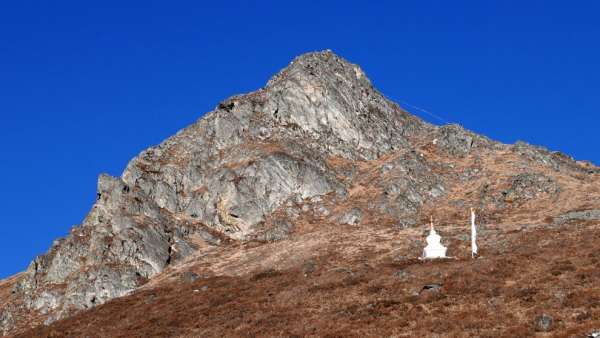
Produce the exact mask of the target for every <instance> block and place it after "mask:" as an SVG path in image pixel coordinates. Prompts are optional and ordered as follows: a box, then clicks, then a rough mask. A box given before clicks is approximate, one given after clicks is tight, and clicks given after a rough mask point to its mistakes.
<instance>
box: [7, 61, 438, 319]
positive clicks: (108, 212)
mask: <svg viewBox="0 0 600 338" xmlns="http://www.w3.org/2000/svg"><path fill="white" fill-rule="evenodd" d="M434 129H435V127H433V126H430V125H428V124H426V123H424V122H423V121H421V120H419V119H418V118H416V117H413V116H411V115H409V114H407V113H406V112H405V111H403V110H402V109H400V108H399V107H398V106H397V105H396V104H394V103H392V102H390V101H388V100H386V99H385V98H384V97H383V96H382V95H381V94H379V93H378V92H377V91H376V90H375V89H374V88H373V87H372V85H371V83H370V81H369V80H368V79H367V77H366V76H365V74H364V72H363V71H362V70H361V69H360V68H359V67H358V66H356V65H353V64H351V63H349V62H347V61H345V60H343V59H342V58H340V57H338V56H336V55H334V54H333V53H331V52H329V51H325V52H318V53H309V54H306V55H303V56H301V57H299V58H297V59H295V60H294V61H293V62H292V63H291V64H290V65H289V66H288V67H287V68H286V69H284V70H283V71H281V72H280V73H279V74H277V75H276V76H274V77H273V78H272V79H271V80H270V81H269V82H268V84H267V86H266V87H265V88H263V89H261V90H258V91H257V92H254V93H251V94H247V95H241V96H234V97H232V98H229V99H227V100H225V101H223V102H222V103H220V104H219V105H218V106H217V107H216V109H215V110H214V111H213V112H210V113H209V114H207V115H206V116H205V117H204V118H202V119H200V120H199V121H198V122H197V123H195V124H193V125H191V126H189V127H187V128H185V129H183V130H182V131H180V132H179V133H177V134H176V135H175V136H173V137H171V138H169V139H167V140H165V141H164V142H163V143H161V144H160V145H158V146H155V147H151V148H149V149H147V150H145V151H143V152H142V153H141V154H140V155H138V156H137V157H135V158H134V159H133V160H132V161H131V162H130V163H129V164H128V166H127V168H126V170H125V171H124V173H123V174H122V176H121V177H119V178H117V177H110V176H108V175H101V176H100V178H99V180H98V200H97V201H96V203H95V205H94V207H93V208H92V210H91V211H90V213H89V214H88V216H87V217H86V219H85V220H84V221H83V223H82V224H81V225H80V226H78V227H76V228H74V229H73V230H72V231H71V233H70V234H69V236H67V237H66V238H64V239H61V240H59V241H57V242H56V243H55V245H53V247H52V248H51V249H50V250H49V252H48V253H47V254H45V255H43V256H40V257H38V258H36V259H35V260H34V261H33V262H32V263H31V265H30V266H29V268H28V270H27V272H26V273H25V276H24V277H23V278H22V280H21V281H20V282H19V284H18V285H17V287H16V288H15V291H16V292H17V294H18V295H19V297H21V298H22V299H23V300H24V304H25V308H26V309H25V311H31V310H35V311H38V312H39V313H42V314H48V318H51V320H53V319H59V318H61V317H64V316H66V315H68V314H70V313H72V312H73V311H76V310H80V309H86V308H89V307H92V306H95V305H98V304H102V303H103V302H105V301H107V300H109V299H112V298H115V297H119V296H122V295H124V294H126V293H128V292H130V291H131V290H133V289H134V288H136V287H137V286H139V285H140V284H141V283H143V282H144V281H145V280H147V279H149V278H151V277H152V276H154V275H156V274H158V273H160V272H161V271H162V270H164V269H165V267H167V266H168V265H170V264H176V263H177V262H179V261H181V260H182V259H184V258H185V257H186V256H188V255H190V254H192V253H193V251H194V245H193V244H192V241H190V237H191V236H193V235H197V236H196V237H199V238H202V239H204V240H205V241H206V242H207V243H208V244H210V245H219V244H220V240H219V239H218V237H216V235H215V234H216V233H220V236H226V237H229V238H231V239H235V240H264V241H272V240H279V239H282V238H285V237H286V236H288V235H289V233H291V232H292V231H293V228H294V227H293V224H291V223H290V222H289V221H288V220H285V219H276V218H273V217H272V214H273V213H274V212H275V211H277V210H279V209H280V208H281V207H282V206H285V204H286V202H288V201H302V200H305V199H310V198H312V197H315V196H321V195H325V194H329V193H334V194H337V195H339V196H345V195H346V188H347V187H346V184H347V183H346V182H344V181H340V178H339V177H340V176H344V173H341V174H338V173H336V172H335V170H333V169H332V168H330V167H329V165H328V163H327V159H328V158H329V157H330V156H339V157H343V158H347V159H374V158H377V157H378V156H380V155H382V154H385V153H389V152H390V151H392V150H395V149H400V148H402V147H410V142H409V139H410V138H411V137H415V136H417V135H421V134H424V133H426V132H430V131H432V130H434ZM288 211H289V210H288ZM289 212H290V213H292V214H293V213H296V214H297V212H295V211H293V210H292V211H289ZM322 212H324V213H327V212H328V211H323V210H322ZM359 218H360V215H358V216H357V215H354V216H353V219H352V220H351V221H352V222H356V221H358V220H359ZM3 316H4V318H5V317H7V316H10V313H9V314H4V315H3ZM3 325H4V326H7V325H8V324H3Z"/></svg>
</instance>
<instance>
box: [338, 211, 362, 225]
mask: <svg viewBox="0 0 600 338" xmlns="http://www.w3.org/2000/svg"><path fill="white" fill-rule="evenodd" d="M361 219H362V211H361V210H360V209H358V208H352V210H350V211H349V212H347V213H346V214H344V215H343V216H342V218H341V219H340V222H341V223H342V224H348V225H358V224H359V223H360V221H361Z"/></svg>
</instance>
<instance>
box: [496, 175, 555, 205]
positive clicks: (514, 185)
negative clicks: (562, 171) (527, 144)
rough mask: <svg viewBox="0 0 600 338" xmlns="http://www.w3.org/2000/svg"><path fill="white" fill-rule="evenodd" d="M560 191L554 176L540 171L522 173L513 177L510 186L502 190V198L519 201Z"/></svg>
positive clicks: (507, 200)
mask: <svg viewBox="0 0 600 338" xmlns="http://www.w3.org/2000/svg"><path fill="white" fill-rule="evenodd" d="M559 192H560V186H559V185H558V184H557V183H556V182H555V181H554V180H553V179H552V178H550V177H548V176H545V175H543V174H540V173H522V174H518V175H516V176H513V177H512V179H511V186H510V188H508V189H507V190H505V191H503V192H502V199H503V200H504V201H505V202H511V203H512V202H517V203H519V202H524V201H527V200H531V199H534V198H537V197H539V196H540V195H542V194H547V195H556V194H558V193H559Z"/></svg>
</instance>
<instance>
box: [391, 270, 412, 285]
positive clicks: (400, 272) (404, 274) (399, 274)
mask: <svg viewBox="0 0 600 338" xmlns="http://www.w3.org/2000/svg"><path fill="white" fill-rule="evenodd" d="M411 276H412V274H411V273H410V272H408V271H406V270H398V271H396V272H394V277H396V278H398V279H400V280H401V281H403V282H405V281H407V280H408V279H409V278H410V277H411Z"/></svg>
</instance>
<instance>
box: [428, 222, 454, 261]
mask: <svg viewBox="0 0 600 338" xmlns="http://www.w3.org/2000/svg"><path fill="white" fill-rule="evenodd" d="M441 240H442V237H441V236H440V235H438V234H437V232H436V231H435V229H434V228H433V219H432V220H431V231H430V232H429V236H427V246H426V247H425V249H423V258H425V259H435V258H446V250H448V248H446V247H445V246H443V245H442V243H441Z"/></svg>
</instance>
